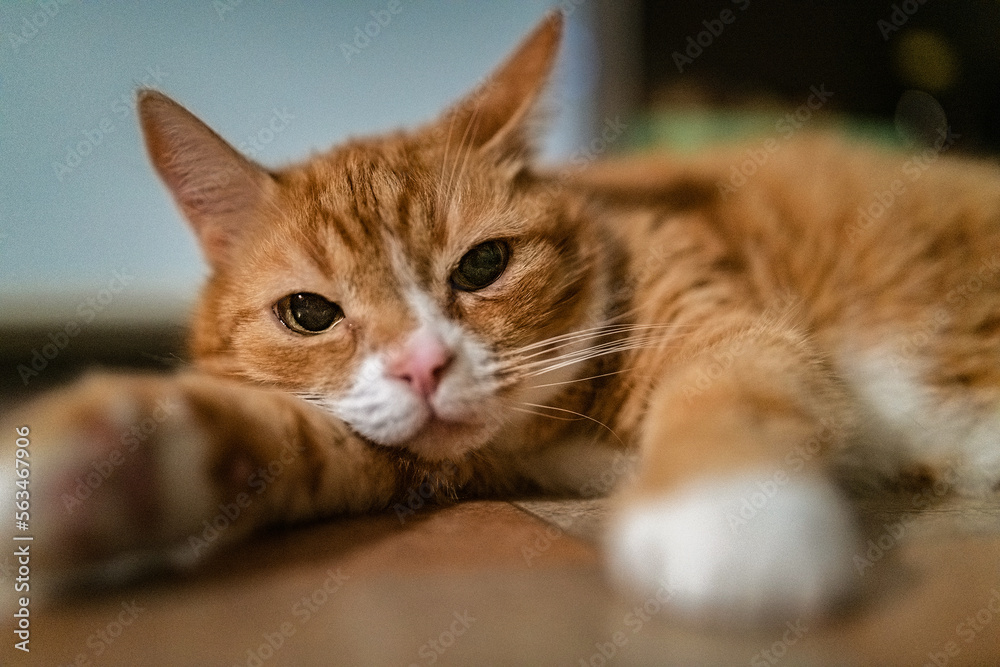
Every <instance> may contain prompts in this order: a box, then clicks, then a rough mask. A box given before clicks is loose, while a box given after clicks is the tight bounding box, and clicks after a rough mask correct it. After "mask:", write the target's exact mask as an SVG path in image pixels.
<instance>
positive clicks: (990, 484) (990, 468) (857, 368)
mask: <svg viewBox="0 0 1000 667" xmlns="http://www.w3.org/2000/svg"><path fill="white" fill-rule="evenodd" d="M848 360H849V361H848V363H845V364H844V369H843V374H844V377H845V379H846V380H847V381H848V383H849V385H850V386H851V388H852V389H853V391H854V393H855V395H856V396H857V398H858V399H859V403H860V407H861V414H862V421H861V424H860V427H861V428H860V431H859V435H858V438H857V441H856V442H855V443H853V446H852V447H850V448H849V449H848V450H847V451H846V452H845V456H844V460H843V464H844V466H845V468H846V470H847V471H848V473H849V474H851V475H853V476H859V477H863V476H865V475H866V473H870V472H875V473H876V474H878V475H882V476H886V477H893V476H895V475H896V474H897V473H898V472H899V470H900V468H902V467H904V466H907V465H912V464H925V465H930V466H931V467H932V468H933V469H934V470H935V471H936V472H938V473H939V474H942V475H944V476H945V477H946V478H947V479H948V480H949V483H950V484H951V485H952V489H953V490H954V491H956V492H958V493H963V494H967V495H980V494H982V493H986V492H988V491H990V490H991V489H992V488H994V487H995V486H996V485H997V484H998V483H1000V406H996V407H995V408H994V409H993V410H992V411H987V412H986V413H983V412H982V410H981V409H979V410H977V409H976V408H975V404H974V402H973V400H972V396H971V395H970V396H969V397H967V398H965V397H963V396H962V395H961V393H959V392H958V391H956V392H952V393H950V394H949V395H947V396H945V395H942V394H941V393H940V392H935V391H933V390H932V389H931V388H930V387H928V386H927V385H926V384H925V383H923V382H922V381H921V379H920V377H921V373H920V370H921V367H920V365H919V363H918V360H917V359H900V358H898V357H894V356H893V355H891V354H889V353H888V352H886V351H877V350H876V351H869V352H868V353H865V354H860V355H854V356H853V357H848Z"/></svg>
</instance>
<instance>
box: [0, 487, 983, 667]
mask: <svg viewBox="0 0 1000 667" xmlns="http://www.w3.org/2000/svg"><path fill="white" fill-rule="evenodd" d="M891 506H892V503H891V502H890V501H884V502H883V501H880V502H879V503H878V505H877V507H876V506H875V505H873V506H872V507H871V508H870V509H869V510H868V511H867V512H866V514H867V515H868V517H869V518H870V519H871V520H872V523H873V525H874V526H876V528H878V527H879V526H887V527H888V528H882V529H881V534H882V535H885V534H893V533H894V534H896V535H899V534H900V532H899V526H903V529H902V530H903V534H902V535H901V536H900V538H899V540H898V541H897V540H896V538H891V543H890V538H886V537H883V539H882V541H883V545H886V547H887V549H886V551H885V554H884V555H883V556H881V557H880V556H879V555H878V553H877V552H873V553H872V554H871V556H872V557H873V560H876V561H877V563H876V566H875V567H873V568H871V569H867V570H865V572H864V574H863V577H864V579H865V582H866V583H867V584H868V585H869V590H868V595H867V600H866V601H865V602H864V603H863V604H862V605H861V607H860V608H859V609H856V610H854V611H853V612H851V613H849V614H847V615H846V616H845V617H844V618H842V619H840V620H838V621H835V622H831V623H827V624H826V625H816V624H813V623H810V622H804V623H803V622H799V619H788V625H784V624H782V623H778V624H776V626H775V627H773V628H771V629H768V630H758V631H754V632H749V631H741V632H733V631H728V632H719V631H714V632H713V631H705V630H701V629H699V628H696V627H691V626H686V625H685V624H683V623H681V622H679V621H678V620H677V619H676V618H672V617H671V615H670V612H669V611H668V610H665V609H663V608H662V607H661V605H660V604H659V602H658V601H657V600H656V599H654V598H651V599H649V600H645V601H643V600H626V599H623V598H621V597H619V596H618V595H617V594H616V593H614V592H613V591H612V590H611V589H610V587H609V586H608V585H607V584H606V583H605V581H604V579H603V577H602V575H601V570H600V557H599V552H598V550H597V549H596V548H595V546H594V542H593V536H594V535H595V534H596V533H597V528H598V527H599V526H600V523H601V521H602V519H603V515H604V512H603V506H602V504H601V503H600V502H594V501H589V502H582V501H537V502H522V503H516V504H515V503H506V502H470V503H465V504H459V505H456V506H454V507H450V508H444V509H437V510H421V511H418V512H417V514H416V515H415V516H413V517H409V518H408V520H407V521H406V522H405V523H403V524H401V523H400V521H399V520H398V519H397V517H396V516H395V515H394V514H385V515H380V516H373V517H364V518H357V519H345V520H337V521H330V522H326V523H323V524H317V525H312V526H304V527H299V528H295V529H289V530H283V531H277V532H273V533H270V534H267V535H264V536H262V537H260V538H258V539H257V540H255V541H254V542H253V543H252V544H247V545H243V546H240V547H236V548H234V549H232V550H230V551H228V552H226V553H224V554H220V556H219V557H217V558H216V559H214V560H213V561H211V562H210V563H207V564H206V565H205V566H203V567H202V568H201V569H199V570H198V571H197V572H195V573H192V574H189V575H186V576H175V577H167V578H160V579H158V580H156V581H153V582H148V583H145V584H143V585H141V586H136V587H131V588H128V589H125V590H121V589H119V590H113V591H103V592H100V593H94V594H90V595H89V596H84V597H77V598H74V599H69V600H63V601H61V602H59V603H58V604H55V605H52V606H50V607H49V608H47V609H46V608H43V609H32V637H31V648H32V651H31V653H30V654H29V655H24V654H22V653H20V652H18V651H15V650H13V649H12V643H13V642H12V640H11V639H10V638H11V636H12V635H11V631H10V627H11V624H10V621H9V619H5V620H4V621H3V626H4V628H5V629H4V630H3V631H0V636H3V637H5V638H6V639H4V641H3V647H2V650H0V656H2V661H3V664H5V665H7V664H11V665H20V664H31V665H36V664H37V665H55V664H59V665H68V664H78V665H226V666H232V665H251V666H261V665H268V666H270V665H404V666H405V665H431V664H435V665H573V666H575V665H604V664H608V665H610V664H621V665H671V664H678V665H688V664H711V665H738V664H750V665H774V664H779V663H780V664H787V665H802V664H815V665H830V664H834V665H868V664H872V665H897V664H898V665H923V664H931V665H934V664H937V665H944V664H948V665H959V664H967V665H990V664H1000V499H998V501H996V502H990V503H976V504H969V503H966V504H962V505H946V506H943V507H939V508H936V509H935V510H933V511H925V512H922V513H921V514H919V515H918V516H916V517H915V520H914V521H913V522H912V523H911V522H908V521H906V522H903V523H899V522H900V519H901V518H902V517H904V516H907V515H905V513H901V512H899V511H894V510H892V509H890V508H891ZM890 529H891V530H890ZM873 535H876V536H877V535H879V530H876V532H875V533H873ZM310 598H311V600H310ZM643 606H645V611H643V609H642V607H643ZM991 606H992V607H993V610H991V609H990V607H991ZM977 616H978V620H977ZM790 628H794V630H793V629H790ZM272 647H276V648H272ZM949 652H950V655H949ZM606 656H607V657H606ZM26 658H27V659H26Z"/></svg>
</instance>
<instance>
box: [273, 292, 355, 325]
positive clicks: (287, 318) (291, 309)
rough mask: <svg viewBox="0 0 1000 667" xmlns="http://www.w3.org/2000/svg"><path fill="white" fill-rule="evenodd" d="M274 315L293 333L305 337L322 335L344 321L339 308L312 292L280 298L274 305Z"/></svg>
mask: <svg viewBox="0 0 1000 667" xmlns="http://www.w3.org/2000/svg"><path fill="white" fill-rule="evenodd" d="M274 314H275V315H277V316H278V319H279V320H281V323H282V324H284V325H285V326H286V327H288V328H289V329H291V330H292V331H294V332H295V333H300V334H306V335H312V334H318V333H322V332H324V331H326V330H328V329H330V328H332V327H333V326H334V325H335V324H337V322H339V321H340V320H342V319H344V311H343V310H341V309H340V306H338V305H337V304H335V303H333V302H331V301H328V300H326V299H325V298H323V297H321V296H320V295H319V294H313V293H312V292H299V293H298V294H289V295H288V296H286V297H282V298H281V299H279V300H278V303H276V304H274Z"/></svg>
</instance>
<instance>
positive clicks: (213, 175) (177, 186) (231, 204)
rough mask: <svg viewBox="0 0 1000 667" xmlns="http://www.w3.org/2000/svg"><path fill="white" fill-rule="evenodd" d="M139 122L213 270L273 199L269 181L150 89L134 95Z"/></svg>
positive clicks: (252, 164)
mask: <svg viewBox="0 0 1000 667" xmlns="http://www.w3.org/2000/svg"><path fill="white" fill-rule="evenodd" d="M138 108H139V122H140V123H141V125H142V133H143V136H144V137H145V140H146V149H147V150H148V151H149V157H150V160H151V161H152V163H153V167H154V168H155V169H156V173H158V174H159V175H160V178H161V179H163V182H164V183H165V184H166V186H167V188H168V189H169V190H170V193H171V195H173V198H174V201H175V202H177V205H178V206H179V207H180V209H181V211H183V213H184V216H185V217H186V218H187V219H188V221H189V222H190V223H191V226H192V227H193V228H194V231H195V234H197V236H198V241H199V242H200V244H201V248H202V251H203V252H204V253H205V256H206V258H207V259H208V261H209V263H210V264H211V265H212V266H213V267H218V266H220V265H222V264H225V263H226V260H227V258H228V255H229V252H230V250H231V248H232V246H233V243H234V241H235V240H236V239H237V238H238V236H239V234H240V233H241V231H242V230H243V229H244V228H245V227H246V225H247V223H249V222H250V220H251V219H252V217H253V214H254V213H255V212H256V211H257V210H258V209H259V207H260V206H261V205H262V204H263V202H264V201H266V200H267V199H268V198H269V197H271V196H272V193H273V191H274V189H275V187H276V186H275V183H274V179H273V178H272V177H271V175H270V174H268V173H267V171H265V170H264V169H263V168H262V167H261V166H260V165H258V164H256V163H255V162H253V161H251V160H249V159H247V158H246V157H244V156H243V155H242V154H240V152H239V151H237V150H236V149H235V148H233V147H232V146H230V145H229V144H228V143H226V141H225V140H224V139H223V138H222V137H220V136H219V135H218V134H216V133H215V132H213V131H212V130H211V128H209V127H208V126H207V125H205V124H204V123H202V122H201V121H200V120H198V119H197V118H196V117H195V116H194V114H192V113H191V112H190V111H188V110H187V109H185V108H184V107H182V106H181V105H179V104H177V103H176V102H174V101H173V100H172V99H170V98H169V97H167V96H166V95H164V94H163V93H160V92H157V91H155V90H141V91H139V100H138Z"/></svg>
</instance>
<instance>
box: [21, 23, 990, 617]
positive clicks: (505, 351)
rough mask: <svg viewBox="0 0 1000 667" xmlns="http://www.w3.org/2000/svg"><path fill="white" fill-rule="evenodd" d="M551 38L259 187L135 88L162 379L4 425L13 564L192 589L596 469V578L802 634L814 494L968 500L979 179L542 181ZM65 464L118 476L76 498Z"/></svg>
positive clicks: (810, 141)
mask: <svg viewBox="0 0 1000 667" xmlns="http://www.w3.org/2000/svg"><path fill="white" fill-rule="evenodd" d="M561 25H562V21H561V18H560V16H559V15H556V14H554V15H551V16H548V17H547V18H546V19H545V20H544V21H542V23H541V24H540V25H539V27H538V28H536V29H535V31H534V32H533V33H532V34H531V35H529V36H528V37H527V38H526V40H525V41H524V42H523V43H522V44H521V45H520V46H519V47H518V48H517V50H516V51H515V52H514V53H513V55H512V56H510V57H509V59H508V60H507V61H506V62H505V63H503V64H502V65H501V66H500V67H499V68H498V69H497V70H496V71H495V72H494V73H493V75H492V76H491V77H490V78H489V79H488V80H487V82H486V83H484V84H483V85H482V86H480V87H479V88H478V89H477V90H475V91H473V92H472V93H471V94H470V95H468V96H467V97H466V98H465V99H463V100H462V101H460V102H459V103H457V104H456V105H454V106H453V107H451V108H450V109H449V110H448V111H447V112H446V113H444V114H443V115H442V116H441V117H440V119H438V120H437V121H435V122H433V123H430V124H428V125H427V126H424V127H419V128H417V129H415V130H412V131H400V132H397V133H394V134H389V135H386V136H381V137H374V138H367V139H358V140H352V141H348V142H346V143H345V144H343V145H342V146H339V147H337V148H334V149H333V150H331V151H329V152H326V153H323V154H319V155H315V156H313V157H311V158H309V159H308V160H306V161H304V162H302V163H299V164H294V165H291V166H287V167H284V168H281V169H278V170H268V169H265V168H263V167H261V166H259V165H257V164H255V163H253V162H252V161H250V160H249V159H247V158H245V157H243V156H241V155H240V154H239V153H238V152H237V151H236V150H234V149H233V148H232V147H231V146H230V145H229V144H227V143H226V142H225V141H224V140H223V139H221V138H220V137H219V136H218V135H216V134H215V133H214V132H213V131H212V130H210V129H209V128H208V127H207V126H205V125H204V124H203V123H202V122H201V121H199V120H198V119H196V118H195V117H194V116H193V115H192V114H191V113H189V112H188V111H186V110H185V109H184V108H182V107H181V106H179V105H178V104H176V103H175V102H173V101H171V100H170V99H168V98H167V97H165V96H164V95H162V94H160V93H158V92H154V91H148V90H147V91H143V92H141V93H140V103H139V112H140V117H141V122H142V129H143V132H144V135H145V139H146V145H147V148H148V150H149V155H150V157H151V159H152V162H153V165H154V167H155V169H156V171H157V173H158V174H159V175H160V177H161V178H162V180H163V181H164V183H165V184H166V186H167V188H168V189H169V191H170V193H171V194H172V195H173V197H174V199H175V201H176V202H177V204H178V206H179V207H180V209H181V211H182V212H183V214H184V216H185V217H186V218H187V220H188V221H189V222H190V224H191V226H192V228H193V229H194V232H195V233H196V235H197V237H198V240H199V242H200V244H201V247H202V249H203V251H204V254H205V256H206V258H207V260H208V262H209V264H210V265H211V269H212V273H211V277H210V279H209V281H208V284H207V286H206V287H205V289H204V292H203V294H202V297H201V300H200V305H199V306H198V308H197V312H196V314H195V316H194V319H193V326H192V333H191V352H192V357H193V360H194V369H192V370H189V371H187V372H183V373H179V374H176V375H168V376H153V375H144V376H137V375H116V374H101V375H94V376H92V377H89V378H86V379H84V380H82V381H81V382H79V383H77V384H75V385H72V386H70V387H67V388H65V389H64V390H62V391H60V392H56V393H53V394H50V395H48V396H44V397H42V398H41V399H40V400H38V401H36V402H35V403H33V404H30V405H28V406H26V407H24V408H22V409H21V411H20V412H19V413H17V414H16V415H12V416H11V417H10V419H9V423H10V424H11V426H10V427H6V428H5V429H4V433H5V434H6V435H5V436H4V441H5V442H7V441H13V436H11V430H13V428H14V427H19V428H20V427H27V429H26V430H27V431H29V432H30V435H28V436H27V437H29V438H30V440H31V443H32V444H31V457H32V458H31V465H32V480H33V481H32V486H31V493H32V499H33V500H32V502H33V514H32V521H33V523H32V525H33V530H34V531H35V534H36V543H35V544H36V545H37V546H36V547H35V548H36V553H37V558H38V560H37V561H33V562H34V563H35V564H36V565H37V566H38V567H43V568H45V569H46V570H47V571H50V572H53V573H67V572H69V573H73V572H78V571H80V568H88V567H89V568H92V570H91V572H92V573H93V572H100V573H104V574H107V573H110V572H115V571H116V570H115V568H122V567H124V566H125V565H126V564H128V565H129V567H132V566H135V565H136V564H137V563H138V564H147V563H150V562H160V561H168V562H174V563H176V562H190V561H194V560H196V559H197V558H198V557H200V556H201V555H203V553H205V552H206V551H208V550H211V549H215V548H217V547H219V546H220V545H222V544H226V543H231V542H233V541H235V540H237V539H242V538H245V536H246V535H247V534H248V533H250V532H251V531H253V530H254V529H256V528H259V527H260V526H262V525H265V524H271V523H276V522H295V521H303V520H309V519H314V518H317V517H324V516H332V515H337V514H342V513H360V512H371V511H386V510H390V511H391V508H393V507H394V506H396V507H400V506H401V505H399V503H402V502H405V499H406V497H407V496H408V494H410V492H411V491H412V490H414V489H417V488H420V489H421V492H422V493H425V492H426V491H427V490H428V489H429V490H430V491H429V493H431V494H432V495H433V496H434V497H436V498H437V499H441V500H448V499H454V498H471V497H484V496H493V497H497V496H500V497H504V496H506V497H510V496H513V495H515V494H526V493H538V492H543V493H553V494H564V495H565V494H580V493H583V494H588V493H595V492H599V491H603V490H604V486H605V485H603V484H601V483H598V480H601V479H602V475H603V476H604V477H603V479H607V476H608V471H609V470H612V471H614V472H615V475H616V476H617V477H620V478H621V479H622V480H623V483H622V484H621V487H622V488H621V489H620V490H619V491H618V495H617V496H616V501H615V504H614V508H615V509H614V515H613V517H612V521H611V528H610V530H609V533H608V535H607V540H606V542H607V550H606V553H607V560H608V567H609V568H610V570H611V572H612V573H613V574H614V575H616V577H617V578H618V579H620V580H622V581H623V582H625V583H626V584H627V585H630V586H632V587H635V588H637V589H638V590H639V591H640V592H643V593H645V594H653V593H655V592H656V591H657V590H659V589H660V588H661V587H662V586H664V585H666V586H669V587H670V589H671V592H672V593H671V603H672V604H673V605H674V606H675V607H676V608H677V609H679V610H681V612H685V613H689V614H691V615H692V616H698V617H700V616H705V615H709V616H723V617H739V618H751V619H758V618H763V617H765V616H768V615H770V614H822V613H824V612H827V611H829V610H831V609H832V608H834V607H835V606H836V605H837V604H838V603H839V602H840V601H841V600H843V599H844V598H845V597H847V596H850V595H851V593H852V592H853V591H855V590H856V588H857V586H858V582H859V577H858V575H857V572H856V562H855V556H856V555H857V554H859V553H863V551H862V550H861V549H860V547H859V536H860V532H859V528H858V527H857V525H856V524H857V521H856V519H855V517H854V514H853V513H852V510H851V505H850V502H849V501H848V497H847V496H846V495H845V494H844V493H843V492H842V491H841V488H842V482H843V481H844V480H848V481H851V482H852V483H854V482H861V483H865V484H878V483H881V482H882V481H884V480H893V479H895V478H898V477H900V476H903V477H914V476H917V477H920V478H922V479H924V480H925V481H933V480H936V479H942V478H944V477H945V476H946V477H947V479H948V480H949V489H950V490H951V491H953V492H956V493H967V494H983V493H988V492H990V491H992V490H994V489H996V487H997V485H998V483H1000V363H998V362H1000V354H998V351H1000V348H998V344H1000V170H998V168H997V167H996V166H993V165H990V164H984V163H974V162H971V161H966V162H961V161H957V160H954V159H951V158H948V157H947V156H942V157H941V158H940V159H936V158H937V154H936V153H935V154H933V155H931V156H930V157H929V158H928V159H926V160H924V161H922V162H920V164H919V165H917V166H914V164H912V163H908V162H907V156H905V155H902V154H894V153H887V152H879V151H876V150H874V149H865V148H858V147H848V146H846V145H844V144H842V143H840V142H838V141H836V140H833V139H831V138H824V137H815V136H813V137H801V138H797V139H793V140H791V141H789V142H788V143H787V144H785V145H783V146H782V148H781V149H780V150H779V151H777V152H776V153H774V154H773V155H772V156H771V158H770V159H769V160H768V161H767V162H766V163H765V164H764V165H763V166H761V167H760V169H759V171H758V172H757V173H756V174H755V175H754V176H753V177H752V178H748V179H747V182H746V183H745V184H744V185H742V186H741V187H738V188H733V187H729V188H720V187H719V184H720V183H721V184H725V183H727V182H728V179H729V176H730V173H731V169H732V166H733V165H734V164H738V162H739V160H740V159H741V155H740V153H739V152H737V151H730V152H725V151H722V152H712V153H711V154H707V155H703V156H699V157H693V158H686V159H685V160H683V161H681V160H676V159H669V158H667V157H665V156H660V157H649V158H643V159H641V160H639V159H633V160H627V161H622V162H619V163H610V162H609V163H604V164H598V165H595V166H593V167H592V168H589V169H587V170H584V171H581V172H576V173H568V174H567V173H558V174H547V173H544V172H542V171H540V170H538V169H536V168H534V167H533V165H532V138H533V137H532V131H533V128H534V124H535V120H536V119H537V115H538V113H537V106H538V100H539V96H540V94H541V93H542V91H543V88H544V84H545V81H546V78H547V77H548V75H549V73H550V70H551V68H552V65H553V61H554V59H555V57H556V53H557V49H558V44H559V40H560V33H561ZM885 192H890V193H892V201H891V202H889V203H886V202H885V201H883V200H884V197H883V199H878V197H879V195H880V193H885ZM876 201H878V202H881V204H880V206H874V205H873V203H874V202H876ZM137 424H140V425H143V427H142V429H140V431H138V432H137V431H136V430H135V425H137ZM147 427H148V428H147ZM137 433H138V435H137ZM626 456H628V457H634V458H638V465H637V467H636V470H635V472H634V476H628V475H624V474H622V473H623V470H622V466H621V465H620V463H621V462H622V461H624V460H625V457H626ZM4 460H5V461H9V460H12V459H11V458H8V457H7V456H5V458H4ZM94 461H104V462H112V463H113V468H114V470H113V472H112V473H111V474H109V475H108V476H107V479H106V480H104V481H103V482H102V483H101V484H100V485H99V486H97V488H95V489H94V490H93V492H92V495H90V496H89V497H88V498H86V499H85V500H80V499H79V498H76V499H75V500H74V495H73V494H74V487H75V486H76V485H77V483H78V481H77V480H78V478H79V477H80V476H81V475H86V474H88V473H89V472H90V471H91V470H93V469H94V468H93V465H94ZM4 465H6V463H5V464H4ZM104 467H107V466H106V465H105V466H104ZM626 478H627V479H626ZM12 480H13V475H10V474H5V475H4V480H3V482H2V483H3V484H5V485H6V484H11V483H12ZM15 491H16V489H15V488H14V487H11V488H10V489H8V490H5V491H4V492H3V493H4V496H5V497H11V496H13V495H14V493H15ZM232 507H238V508H239V510H238V514H239V518H238V520H233V521H231V522H229V523H228V524H227V525H226V528H225V529H223V530H219V531H216V533H213V534H212V535H209V534H208V533H207V532H206V528H205V527H206V526H207V525H209V524H208V523H206V522H210V521H211V520H212V519H213V517H216V516H217V515H219V513H220V512H221V511H223V510H222V509H220V508H230V509H231V508H232ZM223 523H225V522H223ZM213 535H214V537H213Z"/></svg>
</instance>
